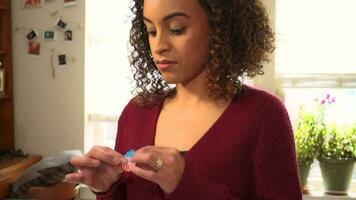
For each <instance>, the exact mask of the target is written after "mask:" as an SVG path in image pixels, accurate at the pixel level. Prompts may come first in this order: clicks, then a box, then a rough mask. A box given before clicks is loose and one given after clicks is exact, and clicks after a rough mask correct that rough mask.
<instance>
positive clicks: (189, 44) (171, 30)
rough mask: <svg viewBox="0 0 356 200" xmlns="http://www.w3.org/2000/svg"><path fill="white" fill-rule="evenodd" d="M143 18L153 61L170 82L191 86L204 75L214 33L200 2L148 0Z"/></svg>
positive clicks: (146, 0)
mask: <svg viewBox="0 0 356 200" xmlns="http://www.w3.org/2000/svg"><path fill="white" fill-rule="evenodd" d="M143 15H144V23H145V25H146V27H147V32H148V35H149V36H148V37H149V44H150V48H151V53H152V56H153V59H154V61H155V63H156V66H157V68H158V69H159V70H160V72H161V74H162V76H163V78H164V79H165V81H166V82H167V83H174V84H180V83H181V84H187V83H189V82H190V81H191V80H193V79H194V78H196V77H197V76H198V75H200V74H204V73H203V72H204V71H205V66H206V64H207V62H208V56H209V35H210V30H209V24H208V18H207V15H206V13H205V11H204V10H203V8H202V7H201V6H200V4H199V1H198V0H144V9H143Z"/></svg>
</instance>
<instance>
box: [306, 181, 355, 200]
mask: <svg viewBox="0 0 356 200" xmlns="http://www.w3.org/2000/svg"><path fill="white" fill-rule="evenodd" d="M322 184H323V182H322V180H321V179H313V178H309V179H308V186H307V187H308V188H309V194H304V195H303V199H305V200H316V199H333V200H339V199H340V200H356V181H355V180H352V181H351V185H350V189H349V194H348V195H345V196H344V195H328V194H324V192H323V189H322Z"/></svg>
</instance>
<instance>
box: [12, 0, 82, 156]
mask: <svg viewBox="0 0 356 200" xmlns="http://www.w3.org/2000/svg"><path fill="white" fill-rule="evenodd" d="M21 2H22V0H13V1H12V26H13V34H12V37H13V41H12V42H13V67H14V102H15V147H16V148H21V149H22V150H24V151H25V152H28V153H31V154H41V155H43V156H48V155H53V154H55V153H57V152H58V151H62V150H67V149H83V147H84V28H81V29H79V28H78V27H76V25H72V27H73V43H72V44H65V43H64V42H63V33H62V32H60V31H58V32H57V33H58V35H57V40H56V41H50V42H46V41H43V40H42V39H41V40H40V41H41V45H42V46H43V45H45V46H47V47H49V48H54V49H56V51H61V52H63V53H66V54H67V55H68V56H70V57H73V58H75V60H69V65H68V67H67V68H59V67H58V66H56V71H57V74H56V78H52V76H51V65H50V58H51V53H50V50H48V49H45V48H43V47H42V48H41V56H40V57H38V58H30V57H28V56H27V44H26V40H25V37H24V35H23V34H25V33H26V31H25V30H20V31H16V30H15V29H16V27H19V28H21V29H22V28H26V29H29V28H37V29H41V30H43V29H45V28H51V27H53V24H54V22H55V20H56V17H51V16H50V13H51V12H53V11H59V13H58V15H57V16H63V19H67V20H70V21H72V22H76V23H79V24H85V23H84V16H85V9H84V7H85V5H84V3H85V1H84V0H79V4H78V6H76V7H70V8H64V7H63V0H54V1H53V2H51V3H49V4H44V6H43V8H31V9H23V8H21Z"/></svg>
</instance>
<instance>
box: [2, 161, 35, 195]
mask: <svg viewBox="0 0 356 200" xmlns="http://www.w3.org/2000/svg"><path fill="white" fill-rule="evenodd" d="M40 160H41V156H37V155H33V156H28V157H25V158H21V157H17V158H6V159H4V160H2V161H0V199H3V198H5V197H7V196H8V194H9V184H10V183H13V182H15V181H16V179H18V178H19V177H20V176H21V173H22V172H23V171H24V170H25V169H27V168H29V167H30V166H32V165H33V164H34V163H36V162H38V161H40Z"/></svg>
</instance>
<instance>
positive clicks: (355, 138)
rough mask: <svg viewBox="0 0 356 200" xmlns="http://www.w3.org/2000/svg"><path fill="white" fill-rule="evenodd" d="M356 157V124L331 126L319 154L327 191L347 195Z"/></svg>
mask: <svg viewBox="0 0 356 200" xmlns="http://www.w3.org/2000/svg"><path fill="white" fill-rule="evenodd" d="M355 158H356V126H352V127H348V128H340V127H337V126H336V125H335V124H333V125H331V126H329V127H328V128H327V131H326V132H325V134H324V142H323V144H322V146H321V148H320V152H319V154H318V160H319V165H320V170H321V174H322V177H323V185H324V191H325V193H329V194H338V195H340V194H341V195H346V194H347V191H348V188H349V185H350V181H351V178H352V172H353V168H354V164H355Z"/></svg>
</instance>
